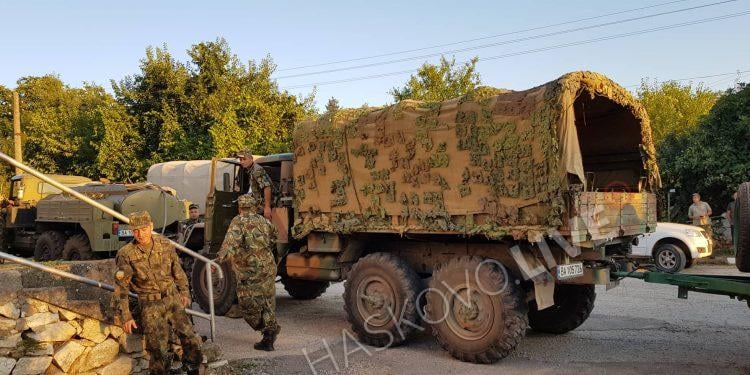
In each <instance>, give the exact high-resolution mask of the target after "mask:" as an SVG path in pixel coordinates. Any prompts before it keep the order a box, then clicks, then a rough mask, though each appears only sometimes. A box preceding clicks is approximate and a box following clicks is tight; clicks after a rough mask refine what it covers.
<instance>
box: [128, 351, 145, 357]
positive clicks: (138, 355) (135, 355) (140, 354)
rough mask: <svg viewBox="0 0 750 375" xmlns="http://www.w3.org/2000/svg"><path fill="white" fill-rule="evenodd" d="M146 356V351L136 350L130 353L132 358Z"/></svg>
mask: <svg viewBox="0 0 750 375" xmlns="http://www.w3.org/2000/svg"><path fill="white" fill-rule="evenodd" d="M145 356H146V352H135V353H133V354H131V355H130V358H143V357H145Z"/></svg>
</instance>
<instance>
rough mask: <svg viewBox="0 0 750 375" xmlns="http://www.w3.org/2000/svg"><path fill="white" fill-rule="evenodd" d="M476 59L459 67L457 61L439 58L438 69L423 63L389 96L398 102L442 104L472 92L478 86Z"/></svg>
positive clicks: (435, 66)
mask: <svg viewBox="0 0 750 375" xmlns="http://www.w3.org/2000/svg"><path fill="white" fill-rule="evenodd" d="M477 61H479V59H478V58H477V57H475V58H473V59H471V61H469V62H467V63H465V64H464V65H462V66H456V60H455V59H451V60H448V59H446V58H445V57H441V58H440V65H433V64H427V63H425V64H424V65H422V66H421V67H420V68H419V70H418V71H417V74H416V75H412V76H411V78H410V79H409V81H408V82H406V85H405V86H404V87H402V88H396V87H394V88H393V89H392V90H391V91H390V92H389V93H390V94H391V95H393V99H395V100H396V101H397V102H398V101H402V100H404V99H414V100H424V101H442V100H447V99H451V98H456V97H459V96H462V95H465V94H468V93H470V92H472V91H473V90H474V89H476V88H477V87H478V86H479V85H480V84H481V79H480V77H479V73H477V72H476V65H477Z"/></svg>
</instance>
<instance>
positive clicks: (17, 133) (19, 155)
mask: <svg viewBox="0 0 750 375" xmlns="http://www.w3.org/2000/svg"><path fill="white" fill-rule="evenodd" d="M20 102H21V99H20V98H19V97H18V91H13V146H14V154H15V155H14V156H15V159H16V160H18V162H19V163H23V149H22V148H21V104H20ZM22 172H23V171H22V170H20V169H18V168H16V174H21V173H22Z"/></svg>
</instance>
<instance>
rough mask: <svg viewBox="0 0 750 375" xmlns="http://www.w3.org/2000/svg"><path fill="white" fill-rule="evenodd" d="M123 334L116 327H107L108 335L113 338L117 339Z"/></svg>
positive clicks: (120, 329)
mask: <svg viewBox="0 0 750 375" xmlns="http://www.w3.org/2000/svg"><path fill="white" fill-rule="evenodd" d="M123 333H125V332H124V331H123V330H122V328H120V327H118V326H109V334H110V335H112V337H113V338H116V339H119V338H120V336H122V334H123Z"/></svg>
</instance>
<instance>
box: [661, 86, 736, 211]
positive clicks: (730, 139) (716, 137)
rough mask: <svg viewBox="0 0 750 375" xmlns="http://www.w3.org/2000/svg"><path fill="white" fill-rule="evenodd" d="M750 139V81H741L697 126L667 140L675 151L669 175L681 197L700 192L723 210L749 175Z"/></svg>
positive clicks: (673, 151) (683, 199)
mask: <svg viewBox="0 0 750 375" xmlns="http://www.w3.org/2000/svg"><path fill="white" fill-rule="evenodd" d="M748 139H750V85H748V84H740V85H738V86H737V88H735V89H731V90H728V91H727V92H726V93H725V94H724V95H723V96H721V97H720V98H719V100H718V101H717V102H716V105H715V106H714V107H713V108H712V109H711V111H710V112H709V113H708V115H707V116H705V117H703V118H702V119H701V120H700V121H699V124H698V126H697V127H696V128H695V129H694V130H692V131H688V132H686V133H685V134H683V135H677V136H672V137H670V138H667V139H666V140H665V142H664V143H665V145H666V146H667V147H669V148H670V149H669V150H670V152H672V153H674V154H675V155H676V156H674V162H673V164H672V165H670V169H669V171H668V173H669V174H668V178H669V179H670V180H671V181H669V182H670V183H671V184H672V186H673V187H676V188H677V190H678V196H679V199H680V201H682V202H689V199H690V194H691V193H693V192H700V193H701V195H702V196H703V197H704V200H706V201H708V202H709V203H710V204H711V205H712V206H713V207H714V212H715V213H716V214H718V213H720V212H722V211H723V207H725V206H726V203H727V202H729V200H730V197H731V194H732V193H733V192H734V191H735V189H736V188H737V186H738V185H739V184H740V183H742V182H744V181H748V180H749V179H750V178H749V176H750V143H749V142H748Z"/></svg>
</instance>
